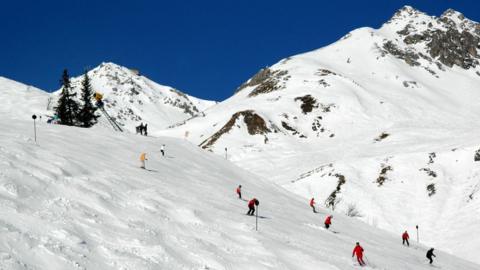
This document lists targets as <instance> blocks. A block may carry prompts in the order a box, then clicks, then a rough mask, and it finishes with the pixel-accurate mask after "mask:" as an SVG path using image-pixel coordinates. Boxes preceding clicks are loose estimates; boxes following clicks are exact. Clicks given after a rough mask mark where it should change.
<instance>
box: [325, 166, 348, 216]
mask: <svg viewBox="0 0 480 270" xmlns="http://www.w3.org/2000/svg"><path fill="white" fill-rule="evenodd" d="M334 176H335V177H336V178H338V182H337V187H336V189H335V190H334V191H333V192H332V193H330V196H328V198H327V199H326V200H325V205H326V206H327V207H331V208H332V210H335V206H336V205H337V204H338V203H339V202H340V200H339V199H338V198H337V194H338V193H340V191H341V189H342V185H344V184H345V183H346V182H347V181H346V179H345V176H344V175H342V174H339V173H336V174H335V175H334Z"/></svg>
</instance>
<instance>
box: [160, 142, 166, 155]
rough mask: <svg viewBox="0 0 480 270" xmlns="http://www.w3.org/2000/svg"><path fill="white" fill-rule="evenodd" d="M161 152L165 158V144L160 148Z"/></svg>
mask: <svg viewBox="0 0 480 270" xmlns="http://www.w3.org/2000/svg"><path fill="white" fill-rule="evenodd" d="M160 152H162V156H165V144H162V146H160Z"/></svg>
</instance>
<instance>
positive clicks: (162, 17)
mask: <svg viewBox="0 0 480 270" xmlns="http://www.w3.org/2000/svg"><path fill="white" fill-rule="evenodd" d="M406 4H408V5H411V6H413V7H415V8H418V9H420V10H422V11H425V12H427V13H429V14H432V15H440V14H441V13H442V12H443V11H444V10H445V9H447V8H454V9H456V10H458V11H460V12H462V13H464V14H465V15H466V16H467V17H468V18H470V19H473V20H475V21H480V1H478V0H471V1H457V0H455V1H453V0H451V1H447V0H417V1H395V0H378V1H377V0H372V1H360V0H357V1H321V0H312V1H307V0H305V1H301V0H297V1H281V0H237V1H233V0H218V1H217V0H215V1H213V0H212V1H208V0H203V1H201V0H198V1H194V0H191V1H187V0H183V1H182V0H177V1H162V0H158V1H155V0H152V1H146V0H145V1H144V0H135V1H134V0H130V1H124V0H115V1H114V0H112V1H106V0H97V1H91V0H63V1H56V0H55V1H54V0H51V1H49V0H45V1H40V0H23V1H21V0H18V1H2V6H1V8H0V34H1V37H0V76H4V77H7V78H11V79H14V80H17V81H20V82H23V83H26V84H30V85H34V86H36V87H39V88H41V89H44V90H48V91H51V90H56V89H58V88H59V86H58V81H59V78H60V75H61V72H62V69H63V68H68V69H69V71H70V73H71V74H72V75H79V74H80V73H81V72H82V70H83V69H84V68H86V67H90V68H93V67H95V66H97V65H98V64H100V63H101V62H106V61H111V62H115V63H117V64H120V65H124V66H127V67H135V68H138V69H140V71H141V72H142V74H144V75H145V76H147V77H149V78H151V79H153V80H154V81H156V82H158V83H161V84H166V85H170V86H173V87H175V88H178V89H180V90H182V91H184V92H186V93H188V94H191V95H194V96H197V97H200V98H206V99H214V100H223V99H225V98H227V97H229V96H231V94H232V93H233V91H234V90H235V88H236V87H237V86H238V85H240V84H241V83H242V82H243V81H245V80H246V79H248V78H249V77H251V76H252V75H253V74H254V73H255V72H256V71H257V70H258V69H260V68H262V67H264V66H267V65H271V64H274V63H275V62H277V61H278V60H280V59H282V58H285V57H288V56H291V55H294V54H297V53H302V52H306V51H309V50H313V49H317V48H320V47H322V46H325V45H327V44H329V43H332V42H334V41H336V40H337V39H338V38H340V37H341V36H343V35H344V34H346V33H347V32H349V31H350V30H353V29H354V28H358V27H362V26H371V27H375V28H377V27H379V26H380V25H381V24H382V23H383V22H385V21H386V20H388V19H389V18H390V17H391V16H392V15H393V13H394V12H395V11H396V10H397V9H399V8H400V7H402V6H404V5H406Z"/></svg>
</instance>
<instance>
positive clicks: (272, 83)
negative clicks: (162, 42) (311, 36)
mask: <svg viewBox="0 0 480 270" xmlns="http://www.w3.org/2000/svg"><path fill="white" fill-rule="evenodd" d="M479 40H480V26H479V24H478V23H476V22H473V21H470V20H468V19H466V18H464V17H463V15H461V14H460V13H459V12H455V11H452V10H449V11H447V12H445V13H444V14H443V15H442V16H440V17H433V16H428V15H427V14H425V13H422V12H420V11H417V10H414V9H413V8H411V7H405V8H403V9H401V10H399V11H398V12H397V13H396V14H395V15H394V16H393V17H392V19H391V20H390V21H389V22H387V23H385V24H384V25H383V26H382V27H381V28H380V29H372V28H368V27H365V28H360V29H356V30H354V31H352V32H350V33H349V34H347V35H346V36H345V37H344V38H342V39H341V40H339V41H338V42H335V43H334V44H331V45H329V46H327V47H324V48H321V49H318V50H315V51H312V52H308V53H304V54H300V55H296V56H292V57H288V58H285V59H283V60H281V61H280V62H278V63H276V64H274V65H272V66H271V67H268V68H265V69H263V70H261V71H259V72H258V73H257V74H256V75H255V76H254V77H252V78H251V79H249V80H247V81H246V83H244V84H243V85H242V86H240V87H239V88H238V89H237V91H236V93H235V95H233V96H232V97H231V98H229V99H227V100H225V101H223V102H221V103H219V104H217V105H215V106H213V107H211V108H209V109H207V110H206V111H205V112H204V113H205V117H200V118H194V119H192V120H189V121H187V122H186V123H185V124H184V125H181V126H177V127H175V128H172V129H170V130H167V131H162V132H159V133H158V134H162V135H168V136H174V137H185V134H188V136H187V139H188V140H190V141H192V142H193V143H195V144H197V145H199V146H201V147H203V148H205V149H207V150H210V151H212V152H214V153H217V154H220V155H224V154H225V148H227V150H228V154H229V157H230V159H231V160H232V161H234V162H235V163H236V164H237V165H239V166H240V167H243V168H245V169H247V170H250V171H252V172H254V173H257V174H260V175H262V176H263V177H265V178H268V179H270V180H271V181H273V182H275V183H278V184H281V185H282V186H284V187H286V188H287V189H289V190H292V191H294V192H296V193H297V194H299V195H301V196H303V197H305V198H310V197H312V196H315V197H317V196H320V195H321V196H320V197H319V198H321V201H322V202H324V204H326V205H328V203H329V202H330V199H329V198H330V195H331V194H332V193H334V191H336V190H337V187H338V182H339V176H336V175H343V176H344V177H345V178H346V181H345V183H344V184H342V185H341V187H340V191H339V192H336V193H335V195H336V198H337V199H338V203H337V205H336V211H339V212H343V211H345V209H347V208H348V206H349V204H356V205H357V206H358V207H359V208H360V211H361V212H362V213H363V217H362V219H363V220H364V221H366V222H370V223H371V224H374V225H376V226H379V227H380V228H383V229H386V230H389V231H391V232H394V233H397V234H398V233H400V231H401V228H412V227H413V226H415V225H416V224H418V223H421V224H419V225H422V228H425V229H424V231H423V235H424V237H425V239H428V242H429V244H431V245H433V246H436V247H438V248H443V249H446V250H447V251H449V252H452V253H453V254H457V255H459V256H463V257H464V258H467V259H470V260H472V261H476V262H480V261H479V260H478V258H477V256H476V254H475V252H474V250H476V249H478V247H479V246H480V241H478V240H477V239H472V238H471V235H476V234H478V233H480V231H479V230H480V229H478V228H476V227H475V226H473V224H478V221H479V219H478V213H479V211H480V200H479V199H478V198H477V199H475V196H473V199H469V196H470V194H471V193H472V190H475V187H478V185H479V184H478V183H479V182H478V181H479V178H478V170H477V167H478V162H477V161H475V160H474V156H475V152H476V150H478V149H479V148H480V141H479V140H478V139H477V136H478V133H479V132H480V125H479V123H480V106H479V105H480V92H479V91H477V90H478V89H477V88H478V85H479V83H480V67H479V63H478V61H479V56H478V46H479V45H478V44H479ZM245 111H250V112H253V113H252V114H255V115H256V116H258V117H237V116H238V115H239V113H241V112H245ZM251 130H256V131H258V130H261V132H250V131H251ZM452 149H458V151H452ZM431 153H437V154H438V157H439V162H438V163H434V164H430V165H429V166H427V165H428V164H427V163H426V162H428V157H429V155H430V154H431ZM386 160H390V161H391V162H392V164H389V163H388V162H386ZM425 160H427V161H425ZM440 160H442V161H440ZM457 160H458V161H457ZM457 162H458V163H457ZM328 164H332V165H331V166H333V168H334V171H332V172H330V175H329V173H325V172H322V173H314V174H312V175H311V176H310V177H304V178H305V179H303V180H302V181H297V180H298V179H299V178H302V176H305V175H307V174H308V173H309V172H312V171H315V170H316V169H317V168H320V167H322V166H325V165H328ZM388 166H390V167H391V168H393V169H392V171H390V169H388ZM337 167H338V168H337ZM335 168H337V169H335ZM384 170H385V172H384ZM430 171H434V172H435V173H436V175H437V176H436V177H433V176H432V174H431V173H430ZM382 177H383V178H387V179H388V180H386V181H385V183H384V184H383V185H380V186H379V184H378V182H377V179H378V178H380V179H382ZM433 187H435V190H436V192H435V193H434V194H430V193H431V190H432V189H433ZM453 187H455V188H453ZM450 189H454V191H451V192H450V191H449V190H450ZM399 190H405V191H408V192H407V194H409V195H405V194H402V193H401V192H399ZM429 194H430V196H429ZM447 198H449V199H447ZM450 198H451V199H450ZM319 200H320V199H319ZM418 205H421V206H423V207H418ZM405 206H407V209H405V210H404V211H403V210H402V209H404V207H405ZM410 208H412V209H416V210H415V211H413V210H409V209H410ZM457 211H459V212H460V214H459V216H460V217H461V221H459V222H454V221H453V220H456V213H457ZM431 213H436V214H431ZM437 214H438V215H437ZM437 220H440V222H438V224H442V225H443V226H440V225H435V222H436V221H437ZM477 227H478V226H477ZM465 232H468V233H469V234H466V233H465Z"/></svg>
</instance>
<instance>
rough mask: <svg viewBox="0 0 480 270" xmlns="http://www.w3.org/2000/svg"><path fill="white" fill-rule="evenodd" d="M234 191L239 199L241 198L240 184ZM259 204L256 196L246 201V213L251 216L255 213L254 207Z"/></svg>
mask: <svg viewBox="0 0 480 270" xmlns="http://www.w3.org/2000/svg"><path fill="white" fill-rule="evenodd" d="M235 192H236V193H237V195H238V198H239V199H242V185H238V187H237V188H236V189H235ZM259 204H260V201H258V200H257V198H253V199H251V200H249V201H248V203H247V206H248V212H247V215H249V216H253V215H254V214H255V207H256V206H258V205H259Z"/></svg>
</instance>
